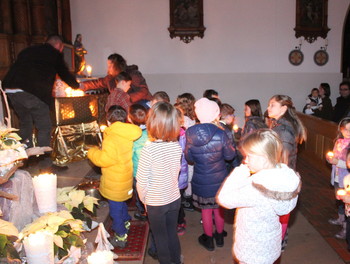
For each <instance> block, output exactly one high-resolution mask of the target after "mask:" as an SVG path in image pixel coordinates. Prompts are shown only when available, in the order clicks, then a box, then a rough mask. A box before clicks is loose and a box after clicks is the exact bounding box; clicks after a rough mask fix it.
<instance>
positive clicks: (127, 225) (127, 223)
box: [124, 221, 131, 230]
mask: <svg viewBox="0 0 350 264" xmlns="http://www.w3.org/2000/svg"><path fill="white" fill-rule="evenodd" d="M124 226H125V228H126V229H128V230H129V229H130V226H131V223H130V221H125V222H124Z"/></svg>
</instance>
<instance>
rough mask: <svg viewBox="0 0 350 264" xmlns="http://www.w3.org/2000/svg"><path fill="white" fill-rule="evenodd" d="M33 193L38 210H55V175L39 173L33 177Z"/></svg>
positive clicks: (41, 211)
mask: <svg viewBox="0 0 350 264" xmlns="http://www.w3.org/2000/svg"><path fill="white" fill-rule="evenodd" d="M33 185H34V193H35V198H36V201H37V203H38V208H39V212H40V213H42V214H44V213H47V212H56V211H57V198H56V191H57V175H56V174H41V175H39V176H35V177H33Z"/></svg>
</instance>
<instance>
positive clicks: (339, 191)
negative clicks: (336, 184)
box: [337, 189, 346, 196]
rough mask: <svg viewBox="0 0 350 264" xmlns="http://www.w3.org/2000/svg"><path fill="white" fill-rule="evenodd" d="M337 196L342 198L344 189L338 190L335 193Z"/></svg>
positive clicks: (344, 193)
mask: <svg viewBox="0 0 350 264" xmlns="http://www.w3.org/2000/svg"><path fill="white" fill-rule="evenodd" d="M337 195H338V196H344V195H346V191H345V190H344V189H339V190H338V191H337Z"/></svg>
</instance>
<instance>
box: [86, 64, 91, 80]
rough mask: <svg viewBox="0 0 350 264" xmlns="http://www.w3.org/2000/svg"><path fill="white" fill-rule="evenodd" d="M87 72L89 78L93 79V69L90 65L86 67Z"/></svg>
mask: <svg viewBox="0 0 350 264" xmlns="http://www.w3.org/2000/svg"><path fill="white" fill-rule="evenodd" d="M86 72H87V75H88V77H91V72H92V67H91V66H90V65H88V66H86Z"/></svg>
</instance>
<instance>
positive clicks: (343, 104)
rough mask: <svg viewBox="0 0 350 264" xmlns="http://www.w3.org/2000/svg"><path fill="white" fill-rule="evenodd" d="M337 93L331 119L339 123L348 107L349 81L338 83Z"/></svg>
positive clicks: (349, 99)
mask: <svg viewBox="0 0 350 264" xmlns="http://www.w3.org/2000/svg"><path fill="white" fill-rule="evenodd" d="M339 94H340V96H339V97H338V98H337V103H336V104H335V106H334V112H333V121H334V122H336V123H339V121H340V120H341V119H342V118H344V117H345V116H346V115H347V113H348V110H349V108H350V83H349V82H342V83H340V84H339Z"/></svg>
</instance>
